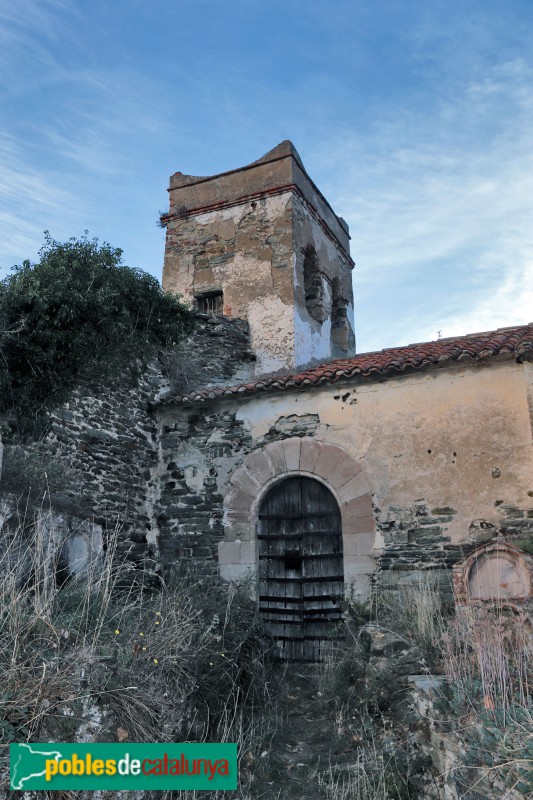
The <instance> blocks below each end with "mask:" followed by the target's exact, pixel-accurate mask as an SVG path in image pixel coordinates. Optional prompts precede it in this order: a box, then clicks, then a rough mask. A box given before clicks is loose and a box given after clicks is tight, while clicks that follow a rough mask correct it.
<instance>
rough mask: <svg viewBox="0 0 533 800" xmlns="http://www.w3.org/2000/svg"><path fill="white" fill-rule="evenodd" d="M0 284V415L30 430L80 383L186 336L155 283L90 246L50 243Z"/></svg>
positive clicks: (179, 316)
mask: <svg viewBox="0 0 533 800" xmlns="http://www.w3.org/2000/svg"><path fill="white" fill-rule="evenodd" d="M39 256H40V259H39V261H38V262H37V263H35V264H32V263H30V261H24V263H23V264H22V265H21V266H16V267H13V271H14V274H13V275H11V276H9V277H8V278H6V279H5V280H4V281H2V282H1V283H0V413H1V412H3V413H6V412H10V413H11V415H12V416H13V415H14V418H15V420H16V426H17V429H18V431H19V432H28V430H29V429H30V428H35V427H36V424H37V421H38V420H40V421H41V422H42V419H43V415H45V414H46V411H47V410H49V409H51V408H53V407H54V406H57V405H59V404H60V403H62V402H64V401H65V399H66V398H67V397H68V394H69V392H70V391H71V390H72V388H73V387H74V386H75V385H76V383H77V382H78V381H79V379H80V378H82V377H84V376H86V375H87V374H90V372H91V371H92V372H93V374H94V372H95V369H96V370H97V374H104V375H109V374H110V370H113V369H114V368H115V367H118V368H122V367H124V366H125V365H130V366H134V365H137V366H138V365H139V364H143V363H146V360H147V359H148V358H149V357H150V355H151V354H152V353H153V352H154V350H155V348H158V347H159V348H166V347H171V346H173V345H174V344H176V342H177V341H178V340H179V338H180V337H181V336H182V335H184V334H185V333H188V332H189V331H190V330H191V328H192V315H191V314H190V312H189V311H188V310H187V309H186V308H185V307H184V306H183V305H181V303H180V302H179V300H178V298H177V297H176V296H174V295H171V294H168V293H165V292H163V290H162V289H161V287H160V285H159V283H158V281H157V280H156V279H155V278H153V277H152V276H151V275H148V274H147V273H145V272H142V271H141V270H138V269H132V268H131V267H127V266H125V265H124V264H123V263H122V251H121V250H119V249H116V248H113V247H111V246H110V245H109V244H106V243H104V244H102V245H99V244H98V240H97V239H92V240H89V239H88V238H87V235H85V236H84V237H82V238H81V239H79V240H78V239H75V238H72V239H70V240H69V241H68V242H65V243H60V242H56V241H54V240H53V239H52V238H51V237H50V235H49V234H48V232H45V244H44V246H43V247H42V249H41V250H40V252H39Z"/></svg>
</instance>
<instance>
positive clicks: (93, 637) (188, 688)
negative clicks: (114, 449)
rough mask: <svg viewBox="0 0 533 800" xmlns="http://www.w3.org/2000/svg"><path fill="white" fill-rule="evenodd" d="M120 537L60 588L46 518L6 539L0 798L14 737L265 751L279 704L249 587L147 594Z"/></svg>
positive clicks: (193, 587) (0, 643) (179, 586)
mask: <svg viewBox="0 0 533 800" xmlns="http://www.w3.org/2000/svg"><path fill="white" fill-rule="evenodd" d="M117 534H118V532H115V534H114V535H112V536H111V537H110V542H109V548H108V552H107V555H106V558H105V561H104V563H95V564H94V565H93V567H91V568H90V569H89V571H88V573H87V574H85V575H84V576H83V579H79V580H76V579H73V580H70V581H69V582H67V583H66V584H65V585H63V586H62V587H61V588H58V587H57V586H56V567H57V563H56V562H57V547H55V546H54V545H53V544H52V543H51V541H50V538H49V537H48V535H47V521H46V514H43V515H41V516H40V517H39V518H38V519H37V520H36V522H35V524H34V525H33V526H25V527H24V528H23V527H21V528H18V529H17V530H16V531H14V532H13V533H12V534H11V535H7V534H5V535H4V538H3V545H4V546H3V550H2V551H1V552H0V574H1V575H2V581H1V583H0V687H1V689H0V794H1V790H2V788H6V786H7V783H8V750H9V747H8V746H9V743H10V742H16V741H57V742H60V741H109V742H116V741H120V740H121V738H122V739H124V740H125V741H145V742H161V741H169V742H176V741H178V742H179V741H187V740H188V741H191V740H192V741H218V742H225V741H238V742H239V743H240V752H241V754H242V755H243V756H245V755H246V753H248V752H256V751H257V750H259V749H263V748H264V747H265V746H268V742H269V737H270V736H271V733H272V728H273V727H274V726H275V714H276V704H275V703H274V702H273V698H272V697H271V695H270V690H269V686H268V681H267V668H266V661H265V658H266V656H265V651H264V643H263V642H264V639H263V635H262V631H261V629H260V628H259V626H258V622H257V619H256V615H255V608H254V607H253V604H252V603H251V602H250V601H249V599H248V597H247V596H246V594H245V592H243V591H239V590H237V589H235V588H234V587H227V586H220V585H213V584H211V585H209V586H206V585H205V584H204V583H202V582H198V581H194V580H192V579H188V578H186V577H182V578H181V579H176V580H175V581H172V582H171V583H170V584H168V585H165V586H164V587H162V588H161V589H160V590H157V591H155V590H154V589H153V588H152V589H149V588H147V587H144V586H143V585H142V583H139V577H140V576H139V575H138V573H137V572H136V571H135V570H134V569H133V567H132V565H131V564H128V562H127V561H124V560H123V559H122V560H121V559H119V558H118V557H117V555H116V552H114V544H113V543H114V542H116V541H117V538H118V535H117ZM21 553H24V558H21V557H20V554H21ZM265 743H266V744H265ZM248 779H251V776H250V775H248V773H247V772H246V770H243V780H244V781H245V782H246V781H247V780H248ZM14 796H15V795H14ZM40 796H44V795H43V793H41V795H40ZM51 796H53V795H51ZM174 796H176V797H183V798H186V797H191V798H192V797H193V796H194V795H193V794H191V793H182V794H181V795H180V794H176V793H175V794H174ZM217 796H218V795H217ZM220 796H222V795H220Z"/></svg>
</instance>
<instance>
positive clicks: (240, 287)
mask: <svg viewBox="0 0 533 800" xmlns="http://www.w3.org/2000/svg"><path fill="white" fill-rule="evenodd" d="M293 273H294V259H293V248H292V192H290V191H287V192H284V193H282V194H279V195H276V196H273V197H268V198H265V197H263V198H260V199H258V200H253V201H251V202H246V203H241V204H238V205H233V206H229V207H225V208H221V209H219V210H217V211H209V212H206V213H200V214H196V215H195V216H191V217H188V218H186V219H173V220H171V221H170V222H169V223H168V226H167V243H166V250H165V265H164V271H163V285H164V286H165V289H167V290H168V291H172V292H177V293H180V294H182V295H183V296H184V298H185V299H186V300H188V301H191V302H192V301H193V300H194V297H195V296H198V295H201V294H204V293H208V292H212V291H223V292H224V314H226V315H227V316H230V317H237V318H240V319H243V320H247V322H248V324H249V326H250V335H251V346H252V349H253V350H254V352H255V354H256V357H257V363H256V372H257V373H258V374H261V373H265V372H274V371H277V370H279V369H282V368H284V367H289V368H293V367H294V366H295V364H296V362H295V355H294V312H293V297H294V289H293V283H294V280H293Z"/></svg>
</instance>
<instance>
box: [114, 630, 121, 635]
mask: <svg viewBox="0 0 533 800" xmlns="http://www.w3.org/2000/svg"><path fill="white" fill-rule="evenodd" d="M115 633H116V635H117V636H118V634H119V633H120V631H119V629H118V628H117V629H116V631H115Z"/></svg>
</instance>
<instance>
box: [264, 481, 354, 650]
mask: <svg viewBox="0 0 533 800" xmlns="http://www.w3.org/2000/svg"><path fill="white" fill-rule="evenodd" d="M258 540H259V610H260V613H261V615H262V616H263V618H264V619H265V621H266V623H267V628H268V630H269V633H270V635H271V636H272V638H273V640H274V641H275V642H276V651H277V654H278V655H279V657H281V658H284V659H299V660H305V661H310V660H311V661H315V660H317V659H319V658H320V657H321V653H322V651H324V649H327V647H328V645H330V644H331V638H332V629H333V626H334V625H335V623H336V622H338V621H339V620H340V619H341V615H342V604H341V601H342V598H343V596H344V573H343V560H342V532H341V519H340V512H339V507H338V505H337V502H336V500H335V498H334V497H333V495H332V493H331V492H330V491H329V489H327V488H326V487H325V486H324V485H323V484H322V483H320V482H319V481H316V480H314V479H312V478H305V477H294V478H287V479H285V480H284V481H282V482H281V483H278V484H277V485H276V486H274V487H273V488H272V489H271V490H270V492H269V493H268V494H267V496H266V497H265V498H264V500H263V502H262V503H261V507H260V510H259V530H258Z"/></svg>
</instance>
